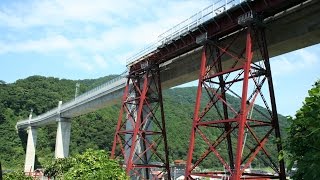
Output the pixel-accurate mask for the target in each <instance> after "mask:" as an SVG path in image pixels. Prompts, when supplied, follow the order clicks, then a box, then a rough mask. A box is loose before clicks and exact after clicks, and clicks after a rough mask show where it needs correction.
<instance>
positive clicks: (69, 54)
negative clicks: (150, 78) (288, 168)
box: [0, 0, 211, 71]
mask: <svg viewBox="0 0 320 180" xmlns="http://www.w3.org/2000/svg"><path fill="white" fill-rule="evenodd" d="M210 3H211V2H210V1H129V0H119V1H105V0H96V1H86V0H69V1H65V0H50V1H49V0H45V1H31V2H28V3H26V2H23V1H21V2H14V3H11V4H8V5H6V4H3V5H2V6H0V28H1V27H5V28H6V29H7V30H8V31H7V35H6V36H8V37H9V36H10V34H15V33H18V36H16V37H15V39H14V40H12V39H10V38H7V39H6V38H4V39H0V55H1V54H5V53H24V52H33V53H41V54H47V55H50V54H53V53H54V54H55V55H57V54H60V56H61V57H65V59H66V60H67V61H70V62H67V63H65V64H66V65H67V66H68V67H75V66H76V67H78V68H80V69H83V70H86V71H93V70H94V69H97V68H107V67H108V64H110V63H111V61H112V63H113V62H114V61H117V62H118V63H119V64H121V65H125V64H126V63H125V62H126V59H127V58H128V57H130V55H133V54H136V53H138V52H139V51H140V49H142V48H143V47H145V46H146V45H148V44H151V43H153V42H154V41H156V40H157V36H158V35H160V34H161V33H163V32H164V31H165V30H167V29H169V28H170V27H172V26H173V25H175V24H177V23H179V22H181V21H182V20H184V19H186V18H188V17H190V16H191V15H192V14H194V13H196V12H198V11H199V10H201V9H202V8H204V7H205V6H206V5H208V4H210ZM10 31H11V32H10ZM106 54H108V58H104V56H106Z"/></svg>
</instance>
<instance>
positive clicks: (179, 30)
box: [126, 0, 246, 66]
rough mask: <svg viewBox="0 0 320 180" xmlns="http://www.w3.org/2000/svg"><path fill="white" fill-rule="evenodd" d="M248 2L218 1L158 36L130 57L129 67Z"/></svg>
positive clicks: (240, 0) (241, 0)
mask: <svg viewBox="0 0 320 180" xmlns="http://www.w3.org/2000/svg"><path fill="white" fill-rule="evenodd" d="M243 1H246V0H217V1H216V2H215V3H213V4H212V5H210V6H208V7H206V8H204V9H203V10H202V11H200V12H198V13H196V14H194V15H192V16H191V17H190V18H188V19H186V20H184V21H182V22H181V23H179V24H177V25H175V26H174V27H172V28H171V29H169V30H167V31H166V32H164V33H162V34H161V35H159V36H158V40H157V41H156V42H154V43H152V44H150V45H149V46H147V47H145V48H144V49H142V50H141V51H140V52H138V53H136V54H134V55H133V56H131V57H129V58H128V59H127V60H126V62H127V66H130V65H132V64H135V63H137V62H139V60H140V59H141V58H142V57H144V56H145V55H147V54H150V53H151V52H153V51H155V50H157V48H158V47H161V46H163V45H165V44H169V43H171V42H172V41H173V40H177V39H179V38H180V37H181V36H183V35H186V34H188V33H189V32H192V31H194V30H195V29H196V28H197V27H198V26H199V25H201V24H203V23H205V22H207V21H208V20H210V19H212V18H214V17H215V16H217V15H219V14H221V13H223V12H225V11H226V10H228V9H230V8H232V7H234V6H236V5H238V4H240V3H241V2H243Z"/></svg>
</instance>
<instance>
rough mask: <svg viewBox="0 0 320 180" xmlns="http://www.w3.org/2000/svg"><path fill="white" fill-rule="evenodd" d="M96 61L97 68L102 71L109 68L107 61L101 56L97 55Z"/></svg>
mask: <svg viewBox="0 0 320 180" xmlns="http://www.w3.org/2000/svg"><path fill="white" fill-rule="evenodd" d="M94 61H95V64H96V65H97V67H100V68H102V69H104V68H106V67H107V66H108V65H107V62H106V60H105V59H104V58H103V57H102V56H101V55H95V56H94Z"/></svg>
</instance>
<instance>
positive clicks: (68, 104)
mask: <svg viewBox="0 0 320 180" xmlns="http://www.w3.org/2000/svg"><path fill="white" fill-rule="evenodd" d="M127 74H128V71H125V72H123V73H121V74H120V75H119V76H117V77H116V78H113V79H112V80H110V81H107V82H106V83H104V84H102V85H100V86H98V87H96V88H94V89H91V90H89V91H87V92H85V93H83V94H81V95H79V96H77V97H76V98H75V99H73V100H70V101H68V102H66V103H63V104H62V105H61V110H62V109H67V108H70V107H72V106H75V105H77V104H79V103H81V102H82V101H84V100H86V99H89V98H90V97H93V96H94V95H96V94H97V92H98V91H100V90H101V89H105V88H106V87H107V86H109V85H111V84H112V83H114V82H116V81H119V80H120V79H122V78H124V77H126V75H127ZM58 113H60V112H59V109H58V107H56V108H53V109H51V110H50V111H47V112H46V113H43V114H40V115H38V116H36V117H34V118H32V119H31V120H29V119H25V120H21V121H19V122H18V123H17V124H18V125H19V124H26V123H27V124H28V123H30V122H29V121H32V122H38V121H41V120H43V119H48V118H50V117H52V116H56V115H58Z"/></svg>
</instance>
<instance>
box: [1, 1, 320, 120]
mask: <svg viewBox="0 0 320 180" xmlns="http://www.w3.org/2000/svg"><path fill="white" fill-rule="evenodd" d="M212 2H213V1H212V0H211V1H206V0H201V1H196V0H194V1H184V0H171V1H159V0H144V1H140V0H136V1H131V0H117V1H106V0H90V1H89V0H42V1H36V0H1V1H0V34H1V35H0V80H4V81H5V82H7V83H13V82H15V81H16V80H18V79H23V78H26V77H29V76H32V75H42V76H50V77H58V78H64V79H73V80H77V79H92V78H98V77H102V76H106V75H110V74H120V73H122V72H123V71H125V70H126V66H125V65H126V60H127V59H128V58H129V57H130V56H132V55H134V54H135V53H137V52H139V51H140V50H141V49H143V48H144V47H146V46H147V45H149V44H152V43H153V42H155V41H156V40H157V38H158V36H159V35H160V34H161V33H163V32H165V31H166V30H168V29H170V28H171V27H173V26H174V25H176V24H178V23H180V22H181V21H183V20H185V19H187V18H188V17H190V16H191V15H193V14H195V13H196V12H198V11H200V10H202V9H203V8H205V7H207V6H209V5H210V4H212ZM271 67H272V73H273V79H274V86H275V93H276V98H277V106H278V112H279V113H281V114H284V115H294V114H295V112H296V110H298V109H299V108H300V107H301V105H302V102H303V100H304V98H305V96H306V95H307V91H308V89H310V88H311V87H312V84H314V82H315V81H316V80H317V79H320V71H319V67H320V45H314V46H311V47H308V48H304V49H301V50H298V51H294V52H291V53H288V54H284V55H281V56H278V57H275V58H272V60H271ZM188 85H196V83H189V84H187V85H184V86H188Z"/></svg>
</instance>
